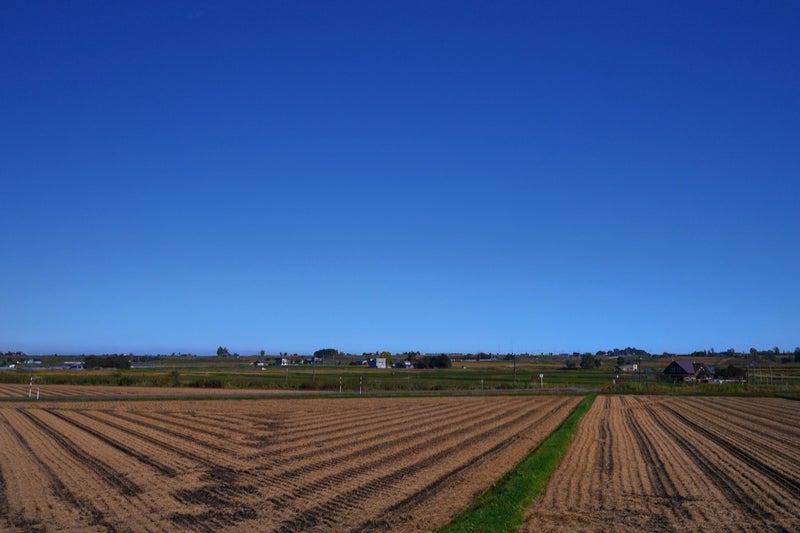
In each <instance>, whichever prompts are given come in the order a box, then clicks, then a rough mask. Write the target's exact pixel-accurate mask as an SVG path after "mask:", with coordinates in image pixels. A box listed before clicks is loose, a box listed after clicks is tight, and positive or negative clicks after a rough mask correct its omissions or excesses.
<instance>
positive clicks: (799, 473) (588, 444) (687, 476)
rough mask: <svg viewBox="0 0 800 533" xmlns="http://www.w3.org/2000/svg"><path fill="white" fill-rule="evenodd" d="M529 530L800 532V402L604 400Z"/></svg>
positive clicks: (533, 516) (586, 423)
mask: <svg viewBox="0 0 800 533" xmlns="http://www.w3.org/2000/svg"><path fill="white" fill-rule="evenodd" d="M523 531H529V532H540V531H570V532H575V531H640V532H643V531H758V532H764V531H800V403H798V402H794V401H790V400H781V399H748V398H668V397H632V396H629V397H624V396H616V397H614V396H611V397H602V396H601V397H598V398H597V400H596V401H595V403H594V405H593V406H592V409H591V410H590V411H589V413H587V415H586V416H585V417H584V418H583V420H582V422H581V425H580V428H579V430H578V433H577V435H576V437H575V440H574V441H573V443H572V445H571V447H570V449H569V451H568V453H567V455H566V456H565V457H564V460H563V462H562V464H561V467H559V469H558V471H557V472H556V474H555V476H554V477H553V478H552V479H551V482H550V484H549V485H548V488H547V493H546V495H545V496H544V498H543V499H542V500H541V501H540V502H539V503H538V504H537V505H536V506H535V507H534V508H533V509H532V511H531V513H530V517H529V520H528V522H527V524H526V526H525V527H524V528H523Z"/></svg>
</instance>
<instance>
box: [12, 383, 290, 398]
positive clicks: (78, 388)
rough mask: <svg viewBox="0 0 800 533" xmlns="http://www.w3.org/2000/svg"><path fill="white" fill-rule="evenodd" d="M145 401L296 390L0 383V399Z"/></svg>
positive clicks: (286, 394)
mask: <svg viewBox="0 0 800 533" xmlns="http://www.w3.org/2000/svg"><path fill="white" fill-rule="evenodd" d="M37 393H38V394H39V398H40V400H48V399H50V400H55V399H63V398H72V399H90V398H101V399H102V398H109V399H110V398H147V397H170V398H171V397H175V396H276V395H280V396H288V395H291V394H293V393H297V391H285V390H267V389H200V388H191V387H118V386H113V385H38V384H34V385H33V386H32V387H31V386H29V385H25V384H20V383H0V400H22V399H27V398H28V397H29V395H30V397H31V398H34V399H35V398H36V395H37Z"/></svg>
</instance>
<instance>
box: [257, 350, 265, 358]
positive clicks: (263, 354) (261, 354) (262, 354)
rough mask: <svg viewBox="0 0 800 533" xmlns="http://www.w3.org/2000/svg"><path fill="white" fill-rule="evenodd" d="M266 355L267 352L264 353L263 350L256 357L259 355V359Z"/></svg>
mask: <svg viewBox="0 0 800 533" xmlns="http://www.w3.org/2000/svg"><path fill="white" fill-rule="evenodd" d="M266 353H267V352H265V351H264V350H261V351H260V352H258V355H260V356H261V357H264V356H265V355H266Z"/></svg>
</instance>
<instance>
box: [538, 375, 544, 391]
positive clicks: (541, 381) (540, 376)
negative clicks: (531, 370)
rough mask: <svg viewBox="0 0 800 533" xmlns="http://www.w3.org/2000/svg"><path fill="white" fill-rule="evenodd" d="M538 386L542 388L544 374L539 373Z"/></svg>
mask: <svg viewBox="0 0 800 533" xmlns="http://www.w3.org/2000/svg"><path fill="white" fill-rule="evenodd" d="M539 388H540V389H543V388H544V374H539Z"/></svg>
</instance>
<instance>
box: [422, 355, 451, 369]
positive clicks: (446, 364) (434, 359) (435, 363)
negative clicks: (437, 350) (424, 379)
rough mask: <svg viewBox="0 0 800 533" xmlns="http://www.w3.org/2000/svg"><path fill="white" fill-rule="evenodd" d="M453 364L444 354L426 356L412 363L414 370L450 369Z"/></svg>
mask: <svg viewBox="0 0 800 533" xmlns="http://www.w3.org/2000/svg"><path fill="white" fill-rule="evenodd" d="M452 366H453V362H452V361H451V360H450V358H449V357H447V355H445V354H439V355H426V356H425V357H421V358H418V359H417V360H416V361H414V368H450V367H452Z"/></svg>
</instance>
